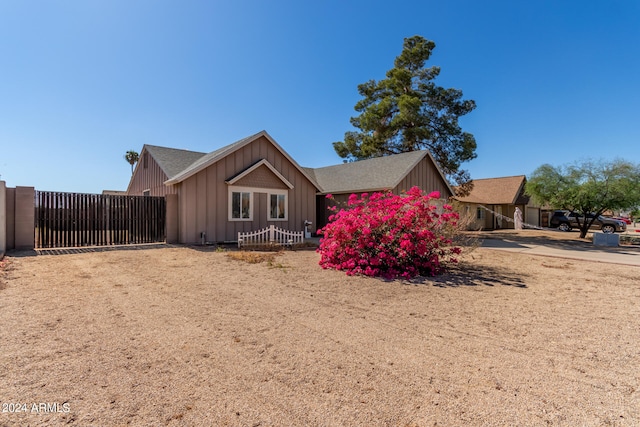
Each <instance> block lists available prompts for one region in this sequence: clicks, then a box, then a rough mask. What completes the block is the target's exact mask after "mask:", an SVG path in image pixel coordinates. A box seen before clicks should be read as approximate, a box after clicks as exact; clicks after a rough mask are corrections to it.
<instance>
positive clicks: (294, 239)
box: [238, 225, 304, 248]
mask: <svg viewBox="0 0 640 427" xmlns="http://www.w3.org/2000/svg"><path fill="white" fill-rule="evenodd" d="M303 242H304V231H287V230H283V229H282V228H278V227H276V226H275V225H271V226H269V227H266V228H263V229H262V230H258V231H248V232H244V233H243V232H239V233H238V247H239V248H241V247H242V246H262V245H265V246H266V245H283V246H287V245H288V246H291V245H295V244H297V243H303Z"/></svg>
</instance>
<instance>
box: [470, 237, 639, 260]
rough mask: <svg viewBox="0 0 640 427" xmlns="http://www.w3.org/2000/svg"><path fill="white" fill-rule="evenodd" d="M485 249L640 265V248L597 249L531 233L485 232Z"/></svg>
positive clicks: (580, 243) (483, 243)
mask: <svg viewBox="0 0 640 427" xmlns="http://www.w3.org/2000/svg"><path fill="white" fill-rule="evenodd" d="M480 239H481V246H482V247H483V248H489V249H496V250H502V251H511V252H521V253H527V254H530V255H540V256H550V257H555V258H568V259H577V260H586V261H594V262H606V263H611V264H623V265H633V266H640V247H638V246H620V247H603V246H593V244H592V243H591V242H587V241H576V240H572V239H568V240H554V239H545V238H541V237H539V236H535V237H532V236H529V235H527V231H526V230H525V231H521V232H519V233H515V232H514V233H508V232H506V233H505V232H498V233H495V234H493V233H491V232H488V233H483V234H482V235H481V236H480Z"/></svg>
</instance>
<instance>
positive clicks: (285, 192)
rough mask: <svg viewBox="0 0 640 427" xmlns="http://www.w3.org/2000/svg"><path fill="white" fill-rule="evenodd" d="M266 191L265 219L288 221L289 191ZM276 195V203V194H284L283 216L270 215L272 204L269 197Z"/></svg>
mask: <svg viewBox="0 0 640 427" xmlns="http://www.w3.org/2000/svg"><path fill="white" fill-rule="evenodd" d="M266 193H267V221H289V192H288V191H287V190H268V191H266ZM272 196H276V203H277V201H278V196H284V217H282V218H274V217H272V216H271V212H272V205H271V197H272Z"/></svg>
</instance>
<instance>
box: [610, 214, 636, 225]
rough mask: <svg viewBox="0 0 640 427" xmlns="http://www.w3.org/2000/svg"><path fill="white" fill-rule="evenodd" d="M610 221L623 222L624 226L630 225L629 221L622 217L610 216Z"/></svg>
mask: <svg viewBox="0 0 640 427" xmlns="http://www.w3.org/2000/svg"><path fill="white" fill-rule="evenodd" d="M611 219H617V220H618V221H624V223H625V224H627V225H631V219H629V218H625V217H623V216H612V217H611Z"/></svg>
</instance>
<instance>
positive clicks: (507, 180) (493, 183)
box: [456, 175, 525, 205]
mask: <svg viewBox="0 0 640 427" xmlns="http://www.w3.org/2000/svg"><path fill="white" fill-rule="evenodd" d="M524 183H525V176H524V175H517V176H507V177H502V178H486V179H474V180H473V190H471V194H469V195H468V196H465V197H456V199H457V200H459V201H461V202H467V203H484V204H489V205H508V204H515V203H516V201H518V197H519V196H520V193H521V192H522V186H523V185H524Z"/></svg>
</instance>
